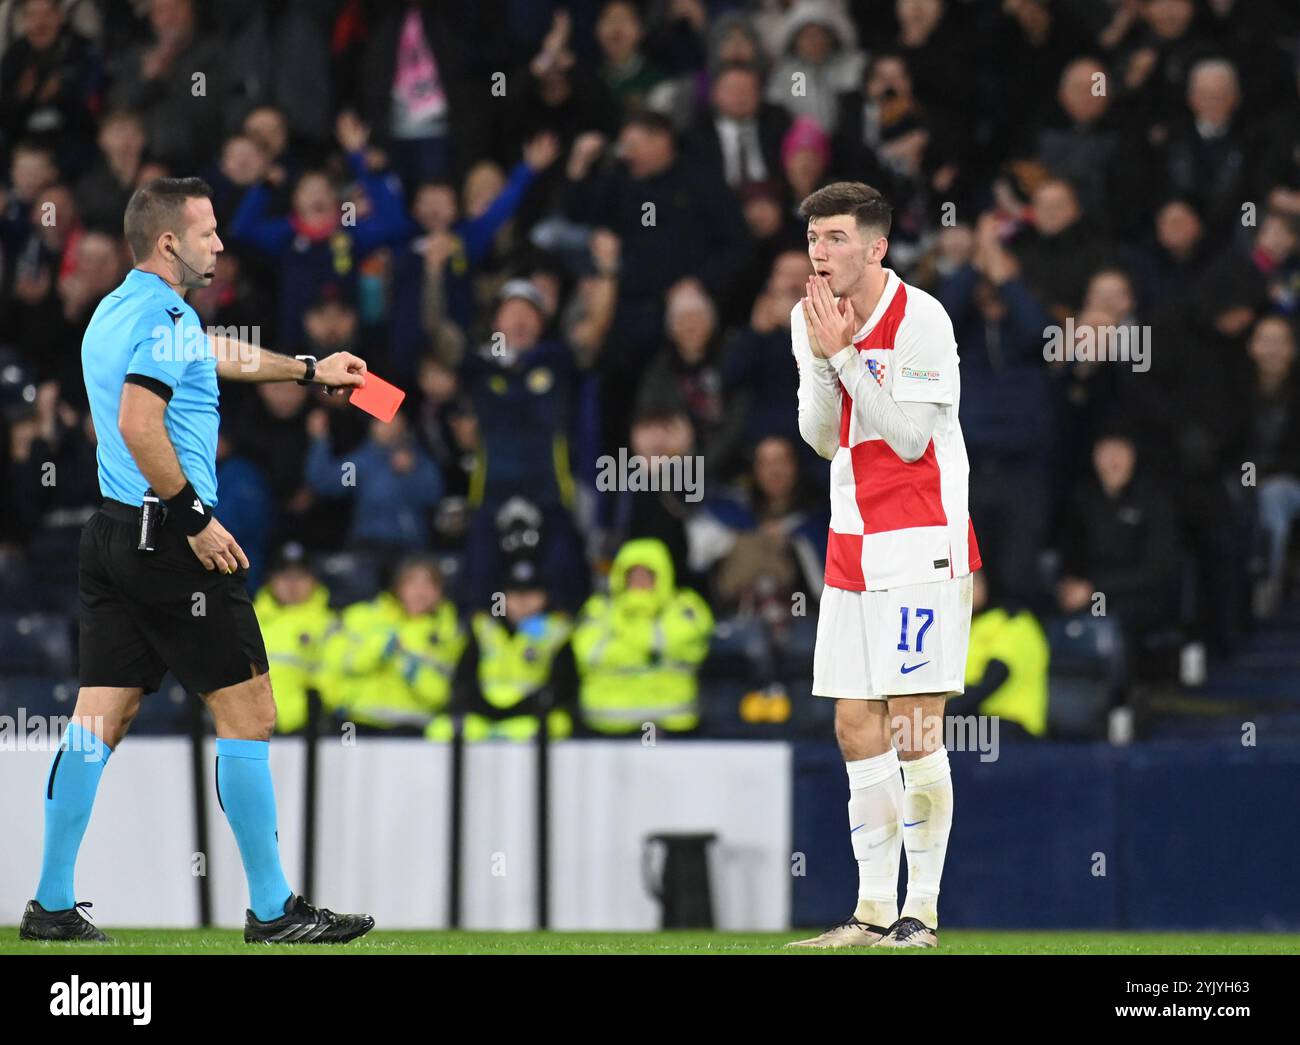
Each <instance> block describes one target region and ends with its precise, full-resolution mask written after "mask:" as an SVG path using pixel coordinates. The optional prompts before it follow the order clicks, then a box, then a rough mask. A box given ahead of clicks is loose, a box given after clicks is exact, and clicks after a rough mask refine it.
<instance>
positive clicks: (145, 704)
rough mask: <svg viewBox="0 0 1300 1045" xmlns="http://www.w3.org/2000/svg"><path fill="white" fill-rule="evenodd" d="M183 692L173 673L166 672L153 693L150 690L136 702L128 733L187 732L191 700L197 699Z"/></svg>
mask: <svg viewBox="0 0 1300 1045" xmlns="http://www.w3.org/2000/svg"><path fill="white" fill-rule="evenodd" d="M199 699H200V698H199V697H197V696H193V695H191V694H188V693H186V692H185V687H184V686H182V685H181V684H180V683H179V682H178V681H177V680H176V678H175V676H173V675H170V674H169V675H167V676H166V677H165V678H164V679H163V680H162V684H161V685H160V686H159V687H158V692H157V693H150V694H149V695H148V696H146V697H144V699H142V700H141V701H140V713H139V714H138V715H136V717H135V721H134V722H132V723H131V736H168V735H171V734H175V733H188V732H189V728H190V715H191V708H190V706H189V702H190V701H191V700H199Z"/></svg>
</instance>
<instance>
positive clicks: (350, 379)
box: [316, 352, 366, 388]
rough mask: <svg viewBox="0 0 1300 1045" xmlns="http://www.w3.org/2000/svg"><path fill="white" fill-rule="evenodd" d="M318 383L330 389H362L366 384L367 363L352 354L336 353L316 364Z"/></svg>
mask: <svg viewBox="0 0 1300 1045" xmlns="http://www.w3.org/2000/svg"><path fill="white" fill-rule="evenodd" d="M316 383H317V384H318V385H325V386H326V387H328V388H360V387H361V386H362V385H364V384H365V383H366V361H365V360H364V359H362V358H361V357H360V356H354V355H353V354H352V353H351V352H335V353H333V354H332V355H328V356H326V357H325V358H324V359H322V360H320V362H318V363H317V364H316Z"/></svg>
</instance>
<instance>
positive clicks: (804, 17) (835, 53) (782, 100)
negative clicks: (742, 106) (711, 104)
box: [767, 0, 866, 135]
mask: <svg viewBox="0 0 1300 1045" xmlns="http://www.w3.org/2000/svg"><path fill="white" fill-rule="evenodd" d="M774 53H775V54H776V55H777V56H778V57H777V61H776V64H775V65H774V66H773V67H772V72H771V74H770V75H769V77H768V81H767V83H768V86H767V100H768V101H769V102H771V103H772V104H774V105H780V106H782V107H783V108H784V109H785V110H786V112H788V113H789V114H790V117H791V118H792V119H793V118H794V117H797V116H809V117H811V118H812V119H813V120H815V121H816V122H817V124H818V126H820V127H821V129H822V130H823V131H824V132H825V133H826V134H828V135H830V134H834V133H835V130H836V127H837V126H838V124H839V106H838V96H839V95H840V94H842V93H843V92H845V91H851V90H853V89H854V88H855V87H857V86H858V84H860V83H861V82H862V67H863V65H864V63H865V61H866V57H865V55H863V53H862V51H861V50H859V48H858V40H857V31H856V30H855V29H854V27H853V22H852V21H851V20H850V19H849V18H848V16H847V15H846V14H845V12H844V9H843V7H842V6H841V5H840V4H837V3H834V2H833V0H798V2H797V3H794V4H792V5H791V6H790V9H789V11H788V12H787V13H786V16H785V22H784V24H783V25H782V26H781V38H780V42H779V44H778V46H777V47H776V48H775V49H774Z"/></svg>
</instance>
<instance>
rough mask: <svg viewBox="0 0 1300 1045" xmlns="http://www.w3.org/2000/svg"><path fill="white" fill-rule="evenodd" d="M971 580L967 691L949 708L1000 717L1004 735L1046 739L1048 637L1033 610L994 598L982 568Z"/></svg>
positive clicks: (955, 712) (947, 708)
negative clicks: (991, 595)
mask: <svg viewBox="0 0 1300 1045" xmlns="http://www.w3.org/2000/svg"><path fill="white" fill-rule="evenodd" d="M971 584H972V597H971V609H972V613H971V626H970V648H969V651H968V652H967V654H966V692H965V693H962V694H960V695H958V696H956V697H950V698H949V699H948V701H947V703H946V704H945V705H944V712H945V713H946V714H948V715H989V716H996V717H997V719H998V735H999V737H1000V738H1005V739H1013V738H1019V737H1038V738H1041V737H1043V736H1045V735H1046V733H1047V702H1048V695H1047V665H1048V661H1049V659H1050V652H1049V650H1048V646H1047V636H1046V635H1044V634H1043V628H1042V626H1041V625H1040V624H1039V623H1038V621H1037V620H1036V619H1035V617H1034V615H1033V614H1032V613H1031V612H1030V611H1029V610H1027V609H1024V608H1021V607H1019V606H1016V605H1015V604H1014V603H1007V602H1004V601H1003V600H1001V599H994V598H990V595H989V582H988V578H987V576H986V575H985V572H984V571H983V570H977V571H976V572H975V575H974V577H973V578H972V581H971Z"/></svg>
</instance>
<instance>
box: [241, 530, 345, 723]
mask: <svg viewBox="0 0 1300 1045" xmlns="http://www.w3.org/2000/svg"><path fill="white" fill-rule="evenodd" d="M253 609H254V611H255V612H256V613H257V622H258V624H259V625H260V626H261V628H262V640H263V642H265V643H266V656H267V660H268V661H269V662H270V666H271V689H272V691H273V692H274V693H275V729H276V732H277V733H294V732H297V731H298V730H300V729H302V728H303V727H304V726H305V725H306V724H307V691H308V690H309V689H316V690H317V691H318V692H319V691H320V680H319V677H318V675H319V671H320V656H321V650H322V648H323V646H324V643H325V638H326V636H327V635H328V634H329V633H330V632H331V631H332V630H333V629H334V628H335V626H336V624H337V620H338V617H337V614H335V613H334V612H333V611H332V610H331V609H330V608H329V592H328V591H327V590H326V588H325V586H324V585H323V584H321V583H320V582H319V581H317V580H316V577H315V576H314V575H313V574H312V572H311V568H310V566H308V564H307V560H306V557H305V556H304V554H303V550H302V545H300V544H296V543H295V544H287V545H285V547H284V548H283V549H282V550H281V551H280V553H279V555H278V556H277V558H276V561H275V562H274V563H273V564H272V566H271V570H270V573H269V575H268V576H267V580H266V584H265V585H264V586H263V588H262V590H261V591H259V592H258V593H257V598H256V599H254V600H253ZM321 699H322V701H325V699H326V698H325V696H324V694H322V697H321Z"/></svg>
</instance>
